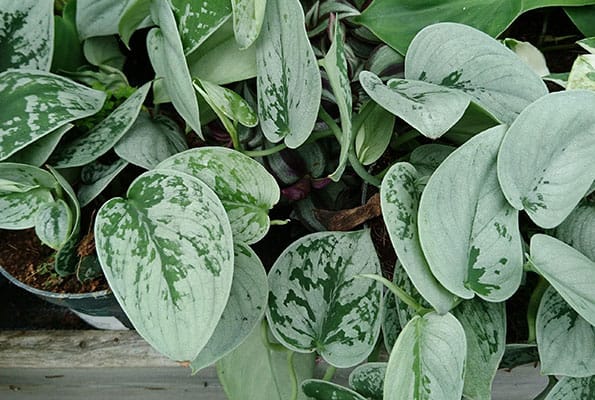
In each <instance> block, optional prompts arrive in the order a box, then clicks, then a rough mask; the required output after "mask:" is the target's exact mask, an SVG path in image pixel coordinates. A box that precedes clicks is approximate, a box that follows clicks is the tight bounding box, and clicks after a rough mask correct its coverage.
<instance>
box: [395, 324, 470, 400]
mask: <svg viewBox="0 0 595 400" xmlns="http://www.w3.org/2000/svg"><path fill="white" fill-rule="evenodd" d="M466 353H467V344H466V341H465V331H464V330H463V327H462V326H461V324H460V323H459V321H457V319H456V318H455V317H453V316H452V315H451V314H445V315H438V314H436V313H434V312H431V313H429V314H426V315H424V316H423V317H420V316H415V317H413V319H412V320H411V321H410V322H409V323H408V324H407V326H405V328H404V329H403V331H402V332H401V334H400V335H399V339H397V342H396V343H395V346H394V347H393V350H392V352H391V354H390V358H389V359H388V366H387V368H386V377H385V384H384V399H385V400H411V399H416V400H435V399H440V400H460V399H461V396H462V395H463V373H464V369H465V357H466Z"/></svg>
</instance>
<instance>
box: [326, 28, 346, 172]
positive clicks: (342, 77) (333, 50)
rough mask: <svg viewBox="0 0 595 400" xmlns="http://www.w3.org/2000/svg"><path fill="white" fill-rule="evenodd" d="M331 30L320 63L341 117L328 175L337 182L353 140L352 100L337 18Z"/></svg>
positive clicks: (342, 40) (341, 32) (343, 46)
mask: <svg viewBox="0 0 595 400" xmlns="http://www.w3.org/2000/svg"><path fill="white" fill-rule="evenodd" d="M333 32H334V34H333V43H332V45H331V47H330V48H329V49H328V52H327V53H326V56H325V57H324V58H323V59H322V60H321V61H320V64H321V65H322V67H324V69H325V71H326V75H327V77H328V80H329V83H330V85H331V89H333V95H334V96H335V103H336V104H337V107H338V108H339V116H340V118H341V138H340V140H339V142H340V143H341V153H340V154H339V165H337V169H335V172H333V173H332V174H330V175H329V178H331V179H332V180H333V181H335V182H337V181H338V180H339V179H341V175H343V171H345V166H346V165H347V158H348V155H349V149H350V148H351V142H352V141H353V132H352V129H351V126H352V124H351V119H352V114H351V113H352V111H351V109H352V102H353V100H352V96H351V82H350V81H349V73H348V69H347V59H346V58H345V43H344V41H345V39H344V37H343V30H342V29H341V23H340V22H339V19H338V18H337V19H335V24H334V28H333Z"/></svg>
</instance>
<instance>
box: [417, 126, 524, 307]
mask: <svg viewBox="0 0 595 400" xmlns="http://www.w3.org/2000/svg"><path fill="white" fill-rule="evenodd" d="M505 131H506V127H504V126H497V127H494V128H490V129H488V130H486V131H484V132H482V133H480V134H478V135H477V136H475V137H473V138H472V139H471V140H469V141H468V142H466V143H465V144H464V145H462V146H461V147H459V148H458V149H457V150H455V151H454V152H453V153H452V154H451V155H450V156H449V157H448V158H447V159H446V160H444V162H443V163H442V164H441V165H440V166H439V167H438V169H437V170H436V171H435V172H434V174H433V175H432V176H431V177H430V179H429V181H428V184H427V186H426V188H425V190H424V192H423V194H422V196H421V200H420V203H419V215H418V228H419V240H420V242H421V247H422V249H423V253H424V255H425V256H426V260H427V261H428V264H429V266H430V269H431V270H432V273H433V274H434V276H435V277H436V278H437V279H438V281H439V282H440V283H441V284H442V285H443V286H444V287H445V288H447V289H448V290H449V291H451V292H452V293H454V294H456V295H458V296H459V297H462V298H464V299H470V298H472V297H473V296H474V295H475V294H477V295H479V296H480V297H481V298H483V299H485V300H488V301H495V302H497V301H502V300H505V299H507V298H509V297H510V296H512V295H513V294H514V293H515V292H516V290H517V289H518V287H519V285H520V283H521V277H522V273H523V252H522V248H521V236H520V232H519V227H518V213H517V212H516V211H515V210H514V208H512V207H511V206H510V205H509V204H508V202H507V201H506V199H505V198H504V195H503V194H502V192H501V191H500V186H499V184H498V177H497V175H496V156H497V154H498V148H499V146H500V142H501V141H502V137H503V136H504V133H505Z"/></svg>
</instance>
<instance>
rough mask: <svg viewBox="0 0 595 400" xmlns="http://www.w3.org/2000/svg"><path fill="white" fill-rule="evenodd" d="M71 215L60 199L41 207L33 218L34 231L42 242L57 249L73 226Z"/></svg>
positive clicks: (66, 238)
mask: <svg viewBox="0 0 595 400" xmlns="http://www.w3.org/2000/svg"><path fill="white" fill-rule="evenodd" d="M73 223H74V221H73V215H72V211H70V208H69V207H68V204H66V202H65V201H64V200H62V199H58V200H56V201H54V202H51V203H47V204H45V205H44V206H42V207H41V209H40V210H39V212H38V213H37V216H36V218H35V233H36V234H37V237H38V238H39V240H41V242H42V243H43V244H45V245H46V246H49V247H51V248H52V249H54V250H59V249H60V248H61V247H62V246H63V245H64V243H66V241H67V240H68V236H69V235H70V232H71V230H72V228H73Z"/></svg>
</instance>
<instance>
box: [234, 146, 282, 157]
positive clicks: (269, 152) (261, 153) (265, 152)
mask: <svg viewBox="0 0 595 400" xmlns="http://www.w3.org/2000/svg"><path fill="white" fill-rule="evenodd" d="M286 148H287V145H286V144H285V143H279V144H278V145H276V146H273V147H269V148H268V149H262V150H245V151H244V152H243V153H244V154H245V155H247V156H248V157H266V156H270V155H272V154H276V153H278V152H280V151H281V150H285V149H286Z"/></svg>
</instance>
